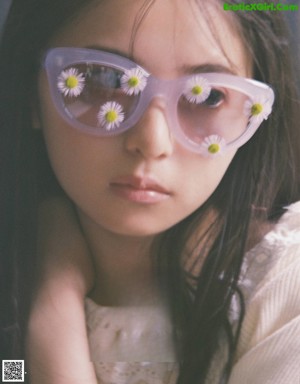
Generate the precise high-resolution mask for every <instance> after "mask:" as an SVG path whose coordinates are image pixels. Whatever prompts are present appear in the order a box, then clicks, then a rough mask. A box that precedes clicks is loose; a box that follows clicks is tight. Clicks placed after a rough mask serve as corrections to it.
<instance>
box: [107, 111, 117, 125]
mask: <svg viewBox="0 0 300 384" xmlns="http://www.w3.org/2000/svg"><path fill="white" fill-rule="evenodd" d="M117 118H118V113H117V112H116V111H114V110H111V111H108V112H106V114H105V119H106V121H107V122H108V123H113V122H114V121H116V120H117Z"/></svg>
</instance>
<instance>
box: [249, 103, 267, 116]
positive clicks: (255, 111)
mask: <svg viewBox="0 0 300 384" xmlns="http://www.w3.org/2000/svg"><path fill="white" fill-rule="evenodd" d="M263 109H264V107H263V106H262V105H261V104H258V103H257V104H253V105H252V107H251V114H252V115H254V116H255V115H259V114H260V113H261V112H262V110H263Z"/></svg>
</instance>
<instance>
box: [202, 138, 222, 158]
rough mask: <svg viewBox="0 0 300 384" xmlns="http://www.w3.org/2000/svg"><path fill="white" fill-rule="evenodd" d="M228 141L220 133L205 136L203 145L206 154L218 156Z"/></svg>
mask: <svg viewBox="0 0 300 384" xmlns="http://www.w3.org/2000/svg"><path fill="white" fill-rule="evenodd" d="M225 145H226V141H225V139H224V138H223V137H221V136H218V135H210V136H207V137H205V138H204V140H203V142H202V144H201V147H202V148H203V149H204V150H205V153H206V155H210V156H216V155H219V154H221V153H222V151H223V148H224V147H225Z"/></svg>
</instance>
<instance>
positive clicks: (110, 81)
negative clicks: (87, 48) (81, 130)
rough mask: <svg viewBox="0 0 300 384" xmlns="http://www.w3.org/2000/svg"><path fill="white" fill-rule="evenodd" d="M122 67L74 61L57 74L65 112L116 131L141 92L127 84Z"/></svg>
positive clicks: (89, 123)
mask: <svg viewBox="0 0 300 384" xmlns="http://www.w3.org/2000/svg"><path fill="white" fill-rule="evenodd" d="M126 80H128V76H127V75H126V73H125V72H124V71H122V70H121V69H116V68H113V67H110V66H107V65H101V64H85V63H84V64H82V63H80V64H72V65H71V66H69V67H67V68H65V69H64V70H63V71H62V72H61V73H60V75H59V77H58V82H57V86H58V90H59V92H60V94H61V102H62V103H63V105H64V109H65V111H66V113H67V114H68V115H69V117H71V118H72V119H75V120H76V121H78V122H80V123H81V124H84V125H85V126H88V127H91V128H95V129H97V130H101V129H102V130H106V131H109V130H116V129H118V127H119V126H121V125H122V123H123V122H125V121H126V119H128V118H129V117H130V115H131V114H132V112H133V110H134V109H135V107H136V105H137V102H138V99H139V92H137V91H134V92H133V91H132V89H131V88H130V86H128V84H127V83H126Z"/></svg>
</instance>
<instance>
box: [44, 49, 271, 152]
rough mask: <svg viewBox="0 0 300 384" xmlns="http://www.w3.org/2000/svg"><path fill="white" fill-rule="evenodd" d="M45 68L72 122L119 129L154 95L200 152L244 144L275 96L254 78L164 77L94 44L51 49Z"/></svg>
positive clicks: (92, 131) (88, 128) (110, 131)
mask: <svg viewBox="0 0 300 384" xmlns="http://www.w3.org/2000/svg"><path fill="white" fill-rule="evenodd" d="M44 67H45V69H46V72H47V77H48V82H49V86H50V92H51V97H52V99H53V102H54V104H55V107H56V109H57V111H58V112H59V113H60V115H61V116H62V117H63V118H64V119H65V121H66V122H67V123H68V124H70V125H71V126H72V127H74V128H75V129H78V130H79V131H81V132H84V133H86V134H89V135H95V136H113V135H118V134H121V133H123V132H125V131H127V130H128V129H130V128H131V127H133V126H134V125H135V124H137V122H138V121H139V120H140V119H141V117H142V116H143V114H144V113H145V111H146V109H147V108H148V106H149V104H150V102H151V101H152V100H153V99H154V98H159V99H161V100H162V101H163V105H164V113H165V117H166V121H167V123H168V127H169V129H170V131H171V132H172V135H174V137H175V139H176V140H177V141H178V142H180V143H181V144H182V145H183V146H185V147H186V148H188V149H189V150H191V151H193V152H196V153H199V154H201V155H204V156H215V155H217V154H220V153H222V152H224V151H226V150H227V149H237V148H239V147H240V146H242V145H243V144H245V143H246V142H247V141H248V140H249V139H250V138H251V137H252V136H253V134H254V133H255V132H256V130H257V129H258V127H259V126H260V124H261V123H262V122H263V121H264V120H266V119H267V118H268V116H269V114H270V113H271V110H272V105H273V102H274V92H273V90H272V89H271V88H270V87H269V86H268V85H266V84H264V83H261V82H259V81H256V80H253V79H247V78H243V77H239V76H234V75H231V74H224V73H197V74H192V75H188V76H183V77H179V78H177V79H172V80H165V79H160V78H157V77H155V76H153V75H151V74H150V73H149V72H147V71H146V70H145V69H143V68H142V67H141V66H139V65H137V64H136V63H134V62H133V61H131V60H130V59H128V58H125V57H123V56H120V55H117V54H114V53H110V52H106V51H99V50H93V49H84V48H54V49H50V50H49V51H47V52H46V55H45V59H44Z"/></svg>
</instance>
